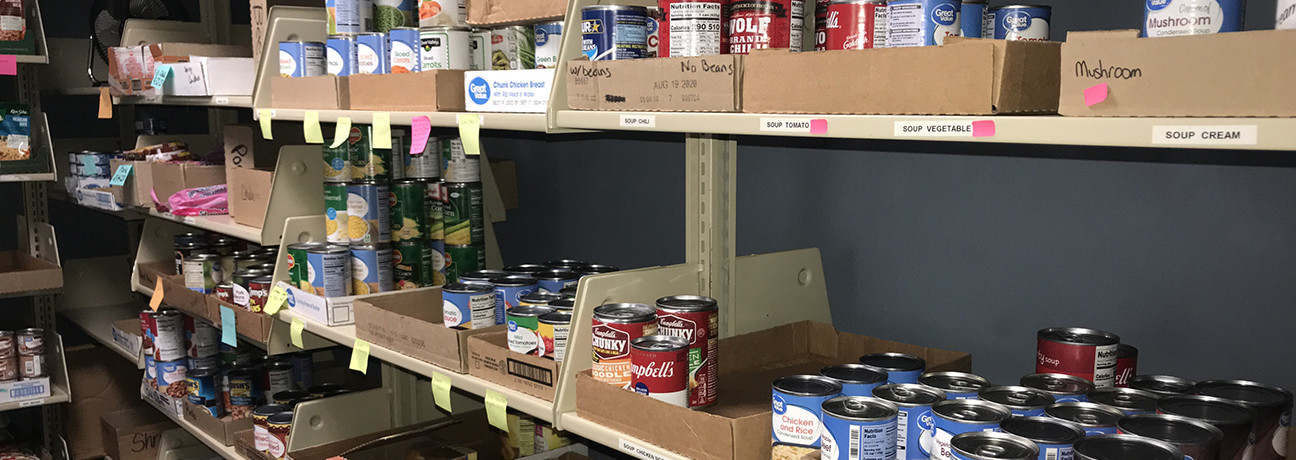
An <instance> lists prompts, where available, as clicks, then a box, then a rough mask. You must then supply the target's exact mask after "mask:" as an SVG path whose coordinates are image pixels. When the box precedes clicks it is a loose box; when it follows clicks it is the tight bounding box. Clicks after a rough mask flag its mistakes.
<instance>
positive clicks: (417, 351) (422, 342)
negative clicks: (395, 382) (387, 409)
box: [352, 288, 505, 374]
mask: <svg viewBox="0 0 1296 460" xmlns="http://www.w3.org/2000/svg"><path fill="white" fill-rule="evenodd" d="M411 294H412V295H407V296H388V297H377V298H369V299H365V300H357V301H356V302H355V303H353V304H352V307H353V308H354V309H355V317H356V338H358V339H360V340H364V341H366V342H369V343H371V344H373V345H377V346H380V347H383V348H386V349H389V350H392V351H395V352H397V353H400V354H403V355H406V356H409V357H412V358H414V359H417V360H419V361H423V362H425V363H430V364H434V365H436V366H440V367H443V368H445V369H448V370H451V371H454V372H458V373H460V374H463V373H467V372H468V338H469V337H471V336H474V335H477V334H482V333H487V332H499V331H503V330H504V329H505V326H502V325H501V326H495V327H489V328H485V329H472V330H460V329H452V328H448V327H446V326H445V323H444V322H443V320H442V312H441V308H439V307H440V306H441V289H440V288H436V289H429V290H422V291H412V293H411Z"/></svg>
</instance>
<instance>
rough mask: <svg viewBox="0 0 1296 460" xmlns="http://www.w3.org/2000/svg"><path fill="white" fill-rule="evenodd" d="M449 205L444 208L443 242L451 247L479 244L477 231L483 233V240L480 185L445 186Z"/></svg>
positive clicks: (460, 184)
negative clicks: (479, 230)
mask: <svg viewBox="0 0 1296 460" xmlns="http://www.w3.org/2000/svg"><path fill="white" fill-rule="evenodd" d="M446 191H447V193H448V197H449V198H448V199H449V205H448V206H446V207H445V210H444V211H443V216H444V220H445V242H446V244H453V245H466V244H480V242H479V241H477V239H478V236H477V231H478V228H479V227H480V228H481V229H482V231H483V235H482V237H481V239H485V238H484V237H485V234H484V231H485V225H486V224H485V220H484V219H485V217H484V216H483V214H484V212H483V210H482V188H481V184H480V183H459V182H455V183H449V184H446Z"/></svg>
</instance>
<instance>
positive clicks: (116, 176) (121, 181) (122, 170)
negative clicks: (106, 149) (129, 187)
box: [108, 165, 134, 185]
mask: <svg viewBox="0 0 1296 460" xmlns="http://www.w3.org/2000/svg"><path fill="white" fill-rule="evenodd" d="M133 168H134V166H132V165H121V166H118V167H117V172H116V173H113V177H112V180H110V181H108V185H126V178H127V177H130V173H131V169H133Z"/></svg>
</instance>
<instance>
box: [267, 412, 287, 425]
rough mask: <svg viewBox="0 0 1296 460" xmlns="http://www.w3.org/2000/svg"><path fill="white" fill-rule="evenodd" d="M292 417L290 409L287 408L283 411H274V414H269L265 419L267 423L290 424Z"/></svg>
mask: <svg viewBox="0 0 1296 460" xmlns="http://www.w3.org/2000/svg"><path fill="white" fill-rule="evenodd" d="M292 419H293V413H292V409H288V410H285V411H281V412H276V413H275V414H274V415H271V416H270V417H269V418H267V419H266V421H267V422H269V423H273V424H275V425H290V424H292Z"/></svg>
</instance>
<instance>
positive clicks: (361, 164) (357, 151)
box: [348, 125, 392, 182]
mask: <svg viewBox="0 0 1296 460" xmlns="http://www.w3.org/2000/svg"><path fill="white" fill-rule="evenodd" d="M351 140H354V142H351ZM348 142H349V143H350V144H351V178H352V179H353V180H373V181H379V182H386V181H390V180H391V167H392V151H391V149H378V148H374V146H373V126H370V125H358V126H352V127H351V138H350V139H349V140H348Z"/></svg>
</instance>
